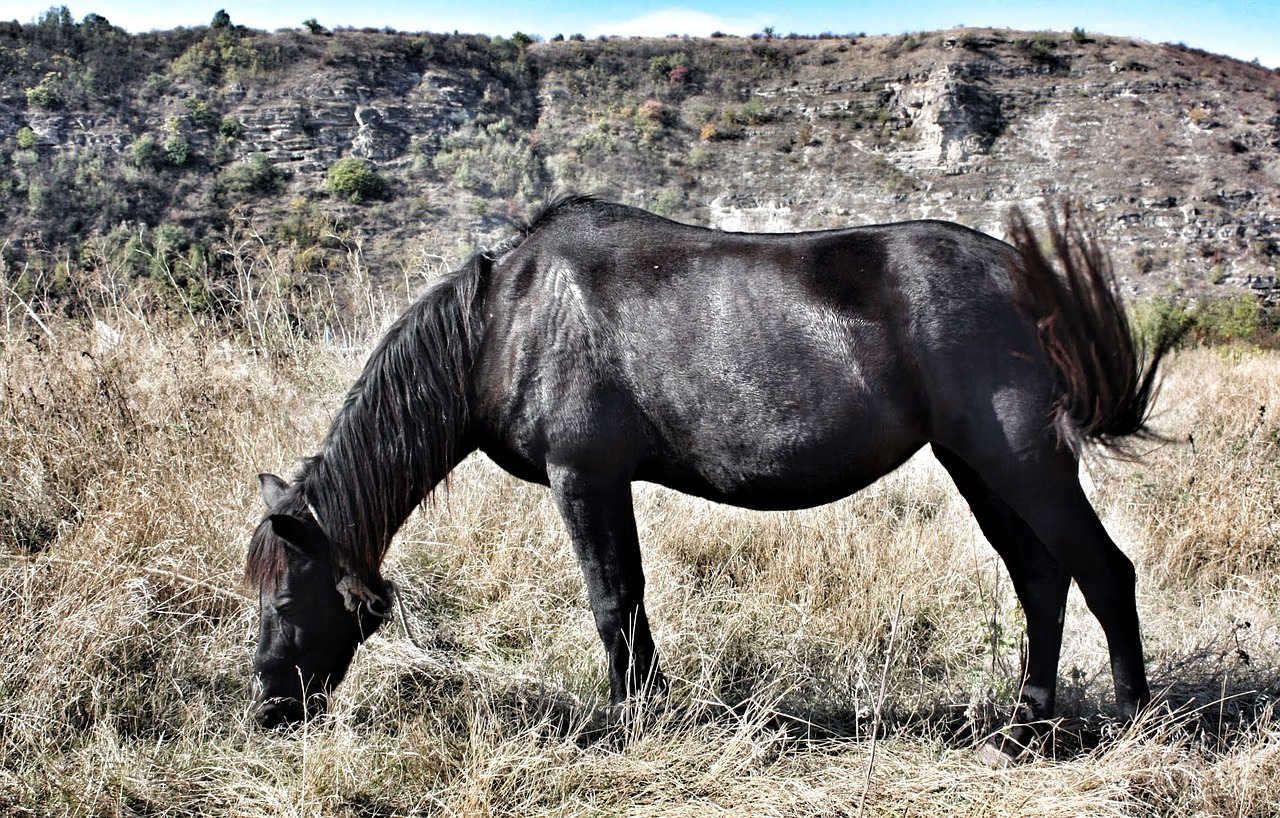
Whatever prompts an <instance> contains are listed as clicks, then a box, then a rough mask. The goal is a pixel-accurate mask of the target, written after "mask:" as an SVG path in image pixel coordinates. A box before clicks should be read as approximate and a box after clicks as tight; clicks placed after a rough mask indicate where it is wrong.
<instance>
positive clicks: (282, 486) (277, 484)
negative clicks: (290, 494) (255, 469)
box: [258, 472, 289, 508]
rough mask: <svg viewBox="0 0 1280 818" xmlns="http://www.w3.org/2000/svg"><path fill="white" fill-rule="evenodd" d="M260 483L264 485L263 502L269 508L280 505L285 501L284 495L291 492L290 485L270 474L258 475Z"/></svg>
mask: <svg viewBox="0 0 1280 818" xmlns="http://www.w3.org/2000/svg"><path fill="white" fill-rule="evenodd" d="M258 482H259V483H260V484H261V485H262V500H263V502H265V503H266V504H267V508H275V507H276V506H278V505H280V501H281V500H283V499H284V493H285V492H286V491H288V490H289V484H288V483H286V482H285V481H283V480H281V479H280V478H279V477H276V476H275V475H274V474H271V473H269V472H263V473H262V474H260V475H258Z"/></svg>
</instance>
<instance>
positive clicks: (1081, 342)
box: [1009, 209, 1180, 454]
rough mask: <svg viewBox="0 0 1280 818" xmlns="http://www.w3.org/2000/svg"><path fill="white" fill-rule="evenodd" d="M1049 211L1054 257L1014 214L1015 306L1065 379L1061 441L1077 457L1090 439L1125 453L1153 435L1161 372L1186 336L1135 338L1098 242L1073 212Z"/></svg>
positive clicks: (1059, 406)
mask: <svg viewBox="0 0 1280 818" xmlns="http://www.w3.org/2000/svg"><path fill="white" fill-rule="evenodd" d="M1047 215H1048V225H1047V228H1046V229H1047V233H1048V244H1049V254H1050V255H1051V256H1052V258H1053V261H1050V259H1049V258H1047V257H1046V254H1045V250H1043V249H1042V248H1041V244H1040V241H1039V240H1038V238H1037V236H1036V234H1035V232H1034V231H1033V230H1032V229H1031V226H1030V225H1029V224H1028V222H1027V219H1026V217H1025V216H1024V215H1023V214H1022V212H1021V211H1019V210H1016V209H1015V210H1014V211H1013V213H1012V214H1011V215H1010V219H1009V235H1010V238H1011V241H1012V242H1013V244H1014V246H1015V247H1016V248H1017V250H1018V252H1019V254H1020V256H1021V264H1020V265H1018V267H1017V268H1016V269H1015V271H1014V274H1013V275H1014V282H1013V283H1014V298H1015V303H1016V304H1017V306H1018V308H1019V309H1020V310H1021V311H1022V312H1023V314H1024V315H1025V316H1026V317H1027V318H1028V319H1030V320H1031V321H1032V322H1034V324H1035V327H1036V333H1037V336H1038V339H1039V342H1040V348H1041V350H1042V351H1043V352H1044V355H1045V357H1046V358H1047V359H1048V361H1049V363H1050V364H1051V365H1052V366H1053V369H1054V373H1055V375H1056V377H1057V381H1058V401H1057V403H1056V404H1055V405H1054V409H1053V422H1054V426H1055V427H1056V429H1057V433H1058V439H1059V440H1060V441H1061V442H1062V443H1063V444H1064V445H1066V446H1068V447H1070V448H1071V449H1072V451H1074V452H1076V453H1077V454H1078V453H1079V452H1080V450H1081V448H1082V447H1083V445H1084V444H1085V443H1089V442H1093V443H1098V444H1100V445H1102V446H1105V447H1107V448H1110V449H1113V450H1119V451H1120V452H1121V453H1124V438H1126V437H1131V436H1137V437H1142V436H1150V434H1151V433H1150V430H1149V429H1148V427H1147V420H1148V417H1149V416H1150V412H1151V407H1152V404H1153V403H1154V400H1155V395H1156V392H1157V391H1158V386H1157V381H1156V371H1157V369H1158V368H1159V365H1160V361H1161V359H1163V358H1164V356H1165V354H1166V353H1167V352H1168V351H1169V350H1170V349H1171V348H1172V347H1173V346H1174V345H1175V344H1176V343H1177V342H1178V340H1179V337H1180V336H1179V335H1178V334H1166V336H1165V337H1161V338H1157V339H1155V341H1154V344H1153V348H1152V349H1151V350H1149V351H1148V350H1147V349H1145V344H1143V343H1140V342H1138V341H1136V340H1135V339H1134V337H1133V333H1132V331H1131V329H1130V327H1129V320H1128V318H1127V317H1126V315H1125V311H1124V307H1123V306H1122V305H1121V301H1120V294H1119V292H1118V290H1117V288H1116V283H1115V277H1114V275H1113V274H1112V271H1111V265H1110V262H1109V261H1108V259H1107V257H1106V255H1105V254H1104V253H1103V252H1102V250H1101V249H1100V248H1099V247H1098V244H1097V242H1096V241H1094V240H1093V239H1092V238H1091V237H1089V236H1086V235H1085V233H1084V231H1083V230H1081V228H1080V227H1079V225H1078V223H1077V222H1076V220H1075V219H1073V218H1072V216H1071V213H1070V212H1069V211H1064V213H1063V215H1062V217H1061V219H1059V218H1058V217H1057V216H1056V215H1055V214H1054V213H1053V212H1052V211H1048V214H1047Z"/></svg>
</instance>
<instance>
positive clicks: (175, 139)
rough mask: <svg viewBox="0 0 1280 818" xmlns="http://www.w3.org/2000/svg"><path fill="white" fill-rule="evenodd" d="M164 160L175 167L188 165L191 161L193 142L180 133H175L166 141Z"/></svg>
mask: <svg viewBox="0 0 1280 818" xmlns="http://www.w3.org/2000/svg"><path fill="white" fill-rule="evenodd" d="M164 161H166V162H168V163H169V164H170V165H173V166H174V167H175V168H181V167H186V166H187V165H188V164H190V163H191V143H189V142H188V141H187V140H186V138H185V137H183V136H181V135H180V134H174V135H173V136H171V137H169V138H168V139H166V140H165V142H164Z"/></svg>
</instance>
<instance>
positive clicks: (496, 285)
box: [478, 203, 1034, 507]
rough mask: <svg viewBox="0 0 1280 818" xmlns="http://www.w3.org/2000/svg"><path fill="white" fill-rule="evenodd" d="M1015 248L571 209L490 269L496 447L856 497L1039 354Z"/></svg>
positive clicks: (522, 464)
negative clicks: (1019, 361)
mask: <svg viewBox="0 0 1280 818" xmlns="http://www.w3.org/2000/svg"><path fill="white" fill-rule="evenodd" d="M1011 263H1016V258H1015V257H1014V256H1013V255H1012V250H1011V248H1009V247H1008V246H1007V245H1004V244H1003V243H1001V242H997V241H996V240H994V239H991V238H989V237H986V236H983V235H982V234H979V233H976V232H974V231H970V230H967V229H965V228H961V227H958V226H955V225H947V224H945V223H936V222H913V223H904V224H900V225H882V226H870V227H860V228H849V229H844V230H835V231H817V232H810V233H800V234H736V233H722V232H719V231H714V230H707V229H703V228H696V227H690V226H687V225H681V224H677V223H674V222H669V221H667V220H664V219H661V218H659V217H655V216H652V215H651V214H644V213H642V212H641V211H635V210H632V209H629V208H623V207H621V206H617V205H604V204H598V203H593V204H591V205H589V206H582V207H575V208H570V209H568V211H567V212H565V213H562V214H559V215H558V216H557V218H555V219H554V220H552V221H551V223H550V224H548V225H545V226H543V227H541V228H539V229H538V230H537V231H535V232H534V234H533V235H532V236H531V237H530V238H529V239H528V240H527V241H526V242H525V243H524V244H522V245H521V246H520V247H519V248H517V250H516V251H515V252H513V253H511V254H510V255H509V256H508V257H506V258H504V259H503V260H502V261H501V262H500V263H499V264H498V265H497V267H496V268H495V270H494V280H493V282H492V283H491V285H490V287H491V289H490V294H489V302H488V303H490V304H491V305H492V306H491V307H490V308H489V309H488V312H489V313H490V318H489V320H488V322H487V326H486V340H485V348H486V351H485V354H484V355H482V360H483V361H484V362H485V363H484V364H483V365H482V366H481V367H480V370H481V371H480V372H479V373H478V381H479V384H480V386H479V391H480V393H481V395H482V399H481V401H480V411H479V415H480V417H481V418H483V423H482V425H483V426H484V427H485V434H487V435H488V436H489V438H490V439H489V441H488V447H487V448H496V449H498V450H499V453H498V458H499V460H500V462H501V460H502V458H503V457H508V458H510V459H511V461H512V462H510V463H504V465H508V467H514V469H513V470H516V471H517V472H518V473H519V472H520V470H521V469H527V473H526V474H525V476H535V477H536V476H538V472H539V469H544V468H545V464H546V462H547V461H548V460H554V459H557V458H564V459H572V460H574V461H575V462H578V461H581V462H583V463H584V467H590V468H596V469H600V470H604V471H608V470H623V471H626V470H630V472H631V473H632V475H633V476H634V477H636V478H638V479H650V480H654V481H656V482H661V483H664V484H667V485H671V486H673V487H676V488H679V489H682V490H685V491H689V492H691V493H696V494H702V495H704V496H710V497H713V498H716V499H722V500H727V501H730V502H735V503H738V504H741V505H751V506H762V507H777V506H801V505H811V504H813V503H815V502H823V501H826V500H830V499H834V498H836V497H839V496H843V495H846V494H848V493H851V492H852V491H855V490H857V489H858V488H861V487H862V486H863V485H866V484H867V483H869V482H871V481H872V480H874V479H876V478H877V477H879V476H880V475H882V474H884V473H885V472H887V471H889V470H891V469H893V468H894V467H896V466H897V465H898V464H899V463H901V462H902V461H903V460H905V459H906V458H907V457H909V456H910V454H911V453H912V452H914V451H915V450H916V449H918V448H919V447H920V446H921V445H923V444H924V443H925V442H928V441H930V440H933V439H935V438H936V437H937V434H938V432H937V429H936V427H937V425H938V421H939V419H940V416H942V417H946V418H947V422H950V417H951V416H953V415H955V414H956V413H962V412H964V411H972V410H973V406H972V404H974V403H975V402H976V403H977V404H978V405H979V406H981V405H983V404H984V402H985V403H989V396H988V397H983V396H977V397H972V396H971V395H968V394H965V395H958V394H955V393H956V392H957V390H960V391H963V392H965V393H973V392H974V391H975V389H976V390H977V391H982V387H981V386H980V382H981V381H983V380H984V379H986V380H991V379H992V378H993V377H994V378H995V379H999V378H1001V377H1004V375H1003V374H1001V372H1000V370H1001V368H1002V366H1003V365H1004V364H1005V363H1006V362H1004V361H1003V360H997V359H1002V357H1003V356H1005V355H1007V354H1008V353H1009V352H1010V351H1011V350H1012V351H1013V352H1020V353H1022V354H1024V355H1025V354H1031V353H1034V349H1032V348H1031V347H1029V346H1028V343H1027V340H1028V339H1029V338H1030V335H1029V334H1028V332H1027V331H1026V329H1025V326H1024V324H1025V322H1022V321H1021V319H1020V318H1019V317H1018V316H1017V314H1016V310H1014V309H1013V307H1012V304H1011V302H1010V300H1009V297H1008V294H1007V289H1008V265H1009V264H1011ZM975 382H977V383H975ZM939 392H942V393H944V394H941V395H940V394H938V393H939Z"/></svg>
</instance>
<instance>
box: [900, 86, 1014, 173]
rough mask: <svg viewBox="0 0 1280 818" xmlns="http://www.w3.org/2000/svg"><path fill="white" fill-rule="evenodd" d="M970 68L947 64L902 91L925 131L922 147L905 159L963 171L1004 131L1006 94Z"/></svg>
mask: <svg viewBox="0 0 1280 818" xmlns="http://www.w3.org/2000/svg"><path fill="white" fill-rule="evenodd" d="M967 73H969V72H967V71H964V70H959V71H957V70H956V68H955V67H953V66H948V65H944V66H943V67H942V68H941V69H940V70H938V71H937V72H935V73H933V74H932V75H930V76H929V77H928V78H927V79H926V80H924V81H923V82H920V83H911V84H908V85H906V86H905V87H902V88H901V89H900V90H899V91H898V99H899V101H900V104H902V105H904V106H905V107H906V108H907V109H908V111H909V116H910V117H911V119H912V121H913V124H914V127H915V128H916V129H917V131H918V132H919V134H920V135H919V144H920V148H919V149H918V150H917V151H914V152H904V157H903V162H904V164H911V163H912V162H913V161H914V162H918V163H919V165H920V166H921V167H928V166H933V167H937V168H941V169H943V170H945V171H946V172H948V173H961V172H963V171H964V169H965V168H966V167H967V166H969V165H971V164H972V163H973V161H974V160H975V159H976V158H977V157H980V156H983V155H985V154H986V153H987V152H988V151H989V150H990V149H991V145H992V144H993V143H994V142H995V141H996V138H997V137H999V136H1000V134H1001V133H1002V132H1003V131H1004V117H1003V115H1002V114H1001V112H1000V98H999V97H998V96H997V95H996V94H995V93H993V92H992V91H991V89H990V88H989V87H988V86H984V85H983V84H982V81H981V79H980V78H977V77H966V76H964V75H965V74H967Z"/></svg>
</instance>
